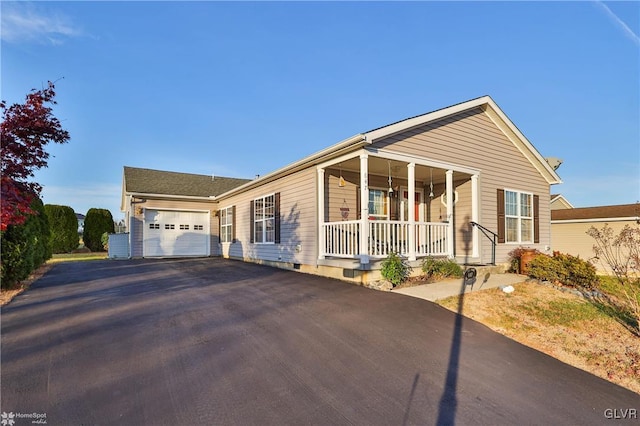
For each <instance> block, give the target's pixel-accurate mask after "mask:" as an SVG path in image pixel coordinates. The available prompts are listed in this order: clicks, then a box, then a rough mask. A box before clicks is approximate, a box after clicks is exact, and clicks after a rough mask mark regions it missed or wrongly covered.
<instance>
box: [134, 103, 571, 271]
mask: <svg viewBox="0 0 640 426" xmlns="http://www.w3.org/2000/svg"><path fill="white" fill-rule="evenodd" d="M560 182H561V180H560V178H559V176H558V175H557V174H556V172H555V170H554V169H553V168H552V167H551V166H550V165H549V163H547V161H546V160H545V159H544V158H543V157H542V156H541V155H540V153H539V152H538V151H537V150H536V149H535V148H534V147H533V145H532V144H531V143H530V142H529V141H528V140H527V139H526V138H525V136H524V135H523V134H522V133H521V132H520V131H519V130H518V129H517V127H516V126H515V125H514V124H513V123H512V122H511V121H510V120H509V118H507V116H506V115H505V114H504V113H503V112H502V111H501V110H500V108H499V107H498V106H497V105H496V104H495V102H494V101H493V100H492V99H491V98H490V97H488V96H485V97H482V98H477V99H473V100H470V101H467V102H463V103H460V104H457V105H453V106H450V107H447V108H444V109H440V110H437V111H434V112H431V113H428V114H424V115H420V116H417V117H413V118H410V119H406V120H402V121H399V122H396V123H393V124H390V125H387V126H384V127H380V128H377V129H374V130H371V131H368V132H364V133H361V134H357V135H355V136H353V137H350V138H348V139H345V140H344V141H342V142H339V143H337V144H335V145H333V146H330V147H328V148H326V149H324V150H322V151H319V152H317V153H315V154H312V155H310V156H308V157H306V158H303V159H302V160H300V161H297V162H295V163H292V164H289V165H288V166H285V167H283V168H281V169H278V170H276V171H274V172H272V173H269V174H267V175H265V176H261V177H259V178H256V179H254V180H250V181H248V180H242V179H231V178H220V177H215V178H212V177H211V176H202V175H187V174H183V173H173V172H160V171H153V170H148V169H136V168H131V167H125V169H124V179H123V192H122V210H123V211H124V212H125V214H126V216H127V220H128V223H129V224H130V244H131V253H132V256H133V257H141V256H142V257H153V256H181V255H194V256H195V255H203V256H217V255H221V256H224V257H231V258H236V259H242V260H246V261H251V262H259V263H266V264H270V265H274V266H279V267H284V268H291V269H296V270H300V271H303V272H308V273H315V274H321V275H326V276H334V277H338V278H343V279H348V280H352V281H357V282H368V281H371V280H373V279H376V278H378V276H379V268H380V262H381V260H382V259H384V258H385V257H386V256H387V255H388V254H389V253H390V252H392V251H393V252H397V253H400V254H402V255H403V256H406V257H407V258H408V260H409V261H410V262H414V264H415V265H416V266H417V264H418V262H419V261H420V260H421V259H423V258H425V257H427V256H447V257H450V258H455V259H456V260H457V261H458V262H460V263H490V262H492V261H493V260H494V259H493V258H492V256H493V252H494V250H493V244H492V241H491V240H490V239H489V238H487V236H486V235H485V232H486V233H487V234H488V235H489V236H491V235H492V234H491V233H490V232H493V233H495V234H496V238H495V240H496V242H497V245H496V247H495V261H496V262H497V263H507V261H508V253H509V252H510V251H511V250H512V249H513V248H515V247H518V246H526V247H532V248H537V249H539V250H541V251H545V250H548V249H549V246H550V244H551V236H550V221H551V217H550V216H551V215H550V187H551V185H553V184H557V183H560ZM471 222H474V223H477V224H479V225H481V226H482V227H483V228H484V231H483V230H481V229H479V227H478V226H472V225H471Z"/></svg>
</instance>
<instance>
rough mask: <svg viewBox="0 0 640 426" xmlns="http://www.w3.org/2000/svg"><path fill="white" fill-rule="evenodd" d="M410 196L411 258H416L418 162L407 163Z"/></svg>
mask: <svg viewBox="0 0 640 426" xmlns="http://www.w3.org/2000/svg"><path fill="white" fill-rule="evenodd" d="M407 179H408V187H409V188H408V191H409V194H408V198H409V260H416V197H415V192H416V164H415V163H409V164H407Z"/></svg>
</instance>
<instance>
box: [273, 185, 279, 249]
mask: <svg viewBox="0 0 640 426" xmlns="http://www.w3.org/2000/svg"><path fill="white" fill-rule="evenodd" d="M273 198H274V204H275V206H274V213H273V215H274V218H273V220H274V225H273V226H274V231H275V243H276V244H280V193H279V192H276V193H275V195H274V197H273Z"/></svg>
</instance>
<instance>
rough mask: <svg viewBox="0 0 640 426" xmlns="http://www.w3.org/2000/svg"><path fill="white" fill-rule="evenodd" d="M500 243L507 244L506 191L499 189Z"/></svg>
mask: <svg viewBox="0 0 640 426" xmlns="http://www.w3.org/2000/svg"><path fill="white" fill-rule="evenodd" d="M497 209H498V228H497V229H498V242H499V243H504V242H505V214H504V189H498V205H497Z"/></svg>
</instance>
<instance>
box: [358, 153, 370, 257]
mask: <svg viewBox="0 0 640 426" xmlns="http://www.w3.org/2000/svg"><path fill="white" fill-rule="evenodd" d="M360 263H363V264H367V263H369V156H368V155H367V154H361V155H360Z"/></svg>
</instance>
